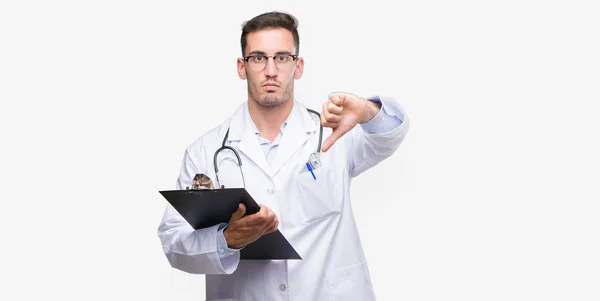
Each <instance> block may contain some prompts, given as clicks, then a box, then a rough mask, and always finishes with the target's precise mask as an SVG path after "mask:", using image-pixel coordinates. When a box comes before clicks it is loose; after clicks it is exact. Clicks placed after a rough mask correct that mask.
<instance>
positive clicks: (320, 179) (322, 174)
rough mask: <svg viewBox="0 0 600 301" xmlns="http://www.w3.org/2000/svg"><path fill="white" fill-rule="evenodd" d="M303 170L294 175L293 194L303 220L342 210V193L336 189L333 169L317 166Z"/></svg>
mask: <svg viewBox="0 0 600 301" xmlns="http://www.w3.org/2000/svg"><path fill="white" fill-rule="evenodd" d="M313 173H314V174H315V176H314V177H313V175H312V173H311V172H310V171H305V172H302V173H300V174H298V175H297V176H296V179H295V180H293V181H294V182H295V196H296V198H297V202H298V205H299V206H298V207H299V208H301V211H302V214H303V221H304V222H306V223H308V222H313V221H316V220H320V219H324V218H326V217H329V216H332V215H336V214H339V213H340V212H341V211H342V200H343V197H344V196H343V195H342V193H340V192H339V191H338V190H339V189H338V187H337V186H338V185H339V183H337V181H335V179H334V178H333V177H334V174H333V171H332V170H331V169H330V168H324V167H321V168H318V169H315V170H313Z"/></svg>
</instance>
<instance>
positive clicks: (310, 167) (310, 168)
mask: <svg viewBox="0 0 600 301" xmlns="http://www.w3.org/2000/svg"><path fill="white" fill-rule="evenodd" d="M306 168H308V171H310V173H311V174H312V176H313V178H314V179H315V180H316V179H317V177H316V176H315V173H314V172H313V168H312V166H310V163H308V162H306Z"/></svg>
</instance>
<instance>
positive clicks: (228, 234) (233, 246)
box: [223, 228, 241, 249]
mask: <svg viewBox="0 0 600 301" xmlns="http://www.w3.org/2000/svg"><path fill="white" fill-rule="evenodd" d="M227 230H228V228H225V229H224V230H223V236H224V237H225V242H226V243H227V247H228V248H230V249H240V248H241V247H240V246H238V245H237V244H236V243H235V242H234V241H233V240H234V239H233V238H232V237H231V232H229V231H227Z"/></svg>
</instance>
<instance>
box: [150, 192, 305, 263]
mask: <svg viewBox="0 0 600 301" xmlns="http://www.w3.org/2000/svg"><path fill="white" fill-rule="evenodd" d="M159 192H160V194H162V196H163V197H164V198H165V199H166V200H167V201H168V202H169V203H170V204H171V205H172V206H173V207H174V208H175V210H177V211H178V212H179V214H181V216H183V218H184V219H185V220H186V221H187V222H188V223H189V224H190V226H192V228H194V229H195V230H198V229H202V228H206V227H210V226H214V225H216V224H219V223H227V222H229V219H230V218H231V215H232V214H233V213H234V212H235V211H236V210H237V209H238V206H239V203H242V204H244V206H246V214H245V215H249V214H254V213H256V212H258V211H259V210H260V206H259V205H258V204H257V203H256V201H254V199H253V198H252V196H250V194H249V193H248V191H247V190H246V189H245V188H220V189H200V190H196V189H190V190H163V191H159ZM240 252H241V253H240V259H247V260H287V259H300V260H301V259H302V258H301V257H300V255H299V254H298V252H296V250H294V248H293V247H292V245H291V244H290V243H289V241H288V240H287V239H286V238H285V237H284V236H283V234H282V233H281V232H280V231H279V230H276V231H275V232H272V233H269V234H266V235H264V236H262V237H260V238H259V239H257V240H256V241H254V242H253V243H250V244H248V245H246V247H244V248H243V249H242V250H241V251H240Z"/></svg>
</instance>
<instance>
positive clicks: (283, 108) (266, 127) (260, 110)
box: [248, 98, 294, 141]
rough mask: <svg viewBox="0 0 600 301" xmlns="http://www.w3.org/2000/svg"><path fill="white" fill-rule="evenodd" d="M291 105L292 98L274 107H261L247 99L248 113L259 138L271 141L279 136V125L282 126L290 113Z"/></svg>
mask: <svg viewBox="0 0 600 301" xmlns="http://www.w3.org/2000/svg"><path fill="white" fill-rule="evenodd" d="M293 105H294V100H293V98H290V99H288V100H287V101H286V102H285V103H284V104H282V105H280V106H276V107H263V106H261V105H260V104H258V103H257V102H256V101H254V100H252V99H249V100H248V112H249V113H250V118H252V121H253V122H254V124H255V125H256V128H257V129H258V132H259V134H260V136H261V137H263V138H266V139H269V140H271V141H273V140H275V138H276V137H277V135H278V134H279V130H280V128H281V124H283V122H284V121H285V120H286V119H287V118H288V116H289V115H290V113H291V112H292V107H293Z"/></svg>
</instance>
